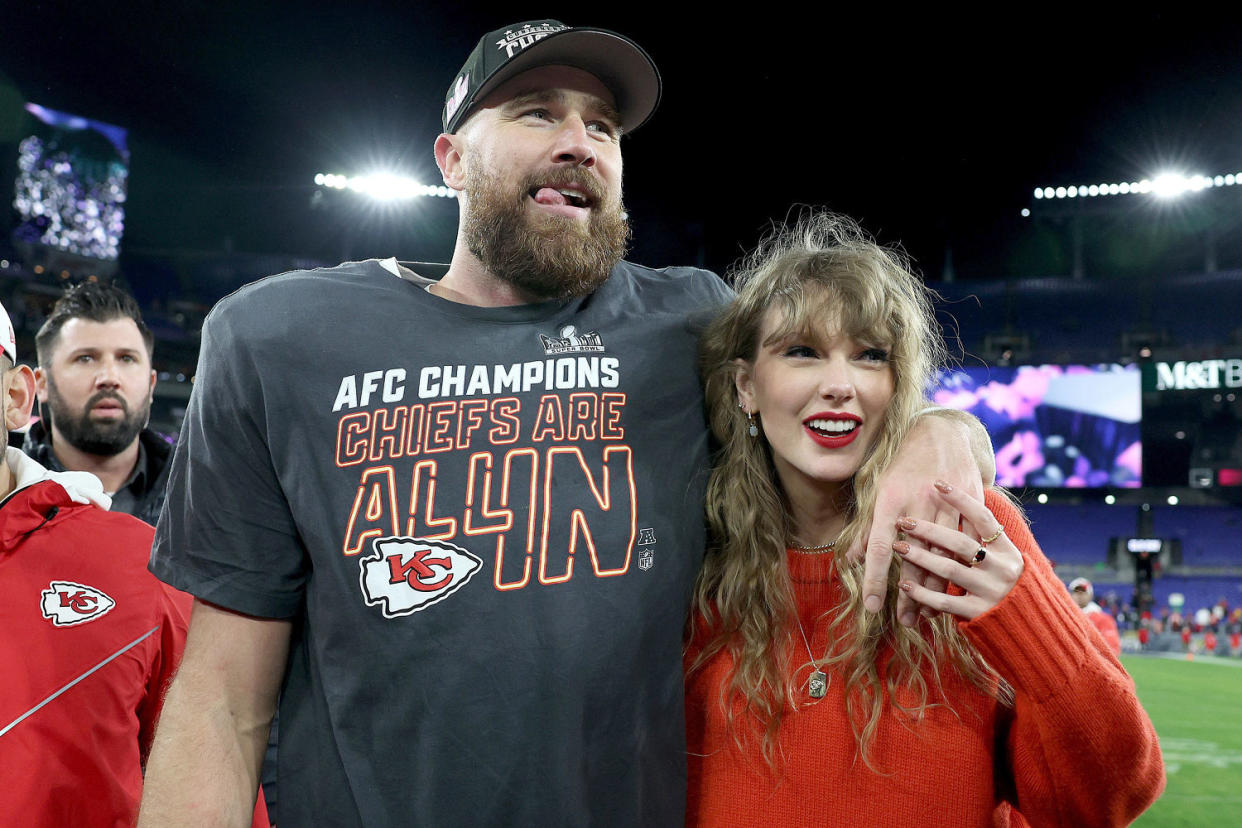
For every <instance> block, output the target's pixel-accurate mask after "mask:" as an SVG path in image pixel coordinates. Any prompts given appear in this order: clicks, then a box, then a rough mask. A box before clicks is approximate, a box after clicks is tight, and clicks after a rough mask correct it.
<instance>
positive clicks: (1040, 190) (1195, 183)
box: [1034, 172, 1242, 200]
mask: <svg viewBox="0 0 1242 828" xmlns="http://www.w3.org/2000/svg"><path fill="white" fill-rule="evenodd" d="M1235 185H1242V173H1228V174H1226V175H1182V174H1181V173H1174V172H1166V173H1161V174H1160V175H1158V176H1156V177H1155V178H1153V179H1147V178H1144V179H1142V180H1140V181H1122V182H1120V183H1116V184H1069V185H1066V186H1063V187H1036V188H1035V190H1034V195H1035V198H1036V199H1039V200H1049V199H1054V198H1097V197H1099V196H1115V195H1128V194H1130V193H1151V194H1153V195H1155V196H1156V197H1157V198H1161V199H1172V198H1177V197H1178V196H1181V195H1184V194H1185V193H1192V192H1199V191H1200V190H1210V189H1212V188H1215V187H1233V186H1235Z"/></svg>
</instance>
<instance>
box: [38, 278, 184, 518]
mask: <svg viewBox="0 0 1242 828" xmlns="http://www.w3.org/2000/svg"><path fill="white" fill-rule="evenodd" d="M154 344H155V340H154V337H153V336H152V334H151V331H150V330H149V329H148V328H147V326H146V325H145V324H144V323H143V321H142V312H141V311H140V310H139V309H138V303H137V302H135V301H134V299H133V297H132V296H130V295H129V294H127V293H125V291H123V290H121V289H120V288H118V287H116V286H113V285H102V284H99V283H96V282H83V283H81V284H79V285H77V286H76V287H73V288H71V289H70V290H69V291H68V292H67V293H65V295H64V296H62V297H61V298H60V299H59V300H57V302H56V304H55V305H54V306H53V307H52V313H51V315H50V316H48V318H47V321H46V322H44V323H43V327H42V328H40V329H39V333H38V334H37V335H36V337H35V347H36V350H37V351H38V355H39V367H38V369H37V370H36V371H35V380H36V382H37V385H38V395H39V403H40V405H41V406H43V410H44V411H45V412H46V415H47V416H46V418H45V419H44V420H41V421H40V422H37V423H35V424H34V425H33V426H31V428H30V431H29V432H28V433H27V435H26V442H25V444H24V446H23V448H24V450H25V452H26V453H27V454H28V455H30V456H31V457H33V458H34V459H35V460H37V461H38V462H39V463H41V464H43V465H44V466H47V467H48V468H50V469H54V470H56V471H65V470H68V469H72V470H74V471H87V472H90V473H92V474H94V475H95V476H96V477H98V478H99V479H100V480H101V481H102V482H103V485H104V490H105V491H106V492H108V493H109V494H111V495H112V511H114V512H125V513H127V514H131V515H133V516H135V517H137V518H139V519H141V520H144V521H146V522H147V523H150V524H152V525H154V524H155V521H156V520H157V519H158V518H159V514H160V508H161V507H162V506H163V505H164V490H165V487H166V486H167V483H168V465H169V460H170V457H171V454H172V446H171V445H170V444H169V443H168V441H167V440H165V439H164V437H163V436H162V435H160V434H158V433H157V432H154V431H152V430H151V429H149V428H147V427H146V426H147V422H148V420H150V418H151V398H152V395H153V394H154V393H155V371H154V370H153V369H152V368H151V359H152V354H153V352H154Z"/></svg>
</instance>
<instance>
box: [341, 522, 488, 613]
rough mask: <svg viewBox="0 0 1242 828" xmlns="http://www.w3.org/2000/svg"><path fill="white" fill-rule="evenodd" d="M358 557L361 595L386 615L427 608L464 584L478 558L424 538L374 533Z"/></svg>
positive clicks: (472, 573)
mask: <svg viewBox="0 0 1242 828" xmlns="http://www.w3.org/2000/svg"><path fill="white" fill-rule="evenodd" d="M371 548H372V549H373V550H374V554H372V555H368V556H367V557H365V558H363V559H361V561H360V563H361V565H362V576H361V580H362V595H363V598H365V600H366V602H367V605H368V606H372V605H375V604H379V605H380V606H381V608H382V609H383V612H384V616H385V617H386V618H396V617H398V616H401V615H409V614H410V613H414V612H418V611H419V610H422V609H426V608H427V607H429V606H431V605H432V604H434V603H436V602H437V601H441V600H443V599H445V598H447V597H448V596H449V595H452V594H453V593H454V592H456V591H457V590H459V589H461V588H462V587H463V586H465V585H466V582H467V581H469V580H470V579H471V578H472V577H473V576H474V573H475V572H478V571H479V569H480V567H482V566H483V561H482V559H480V558H478V557H477V556H475V555H472V554H471V553H469V552H467V551H466V550H465V549H462V548H461V547H459V546H454V545H453V544H451V543H445V542H444V541H431V540H423V539H422V538H407V537H395V538H376V539H375V540H374V541H372V543H371Z"/></svg>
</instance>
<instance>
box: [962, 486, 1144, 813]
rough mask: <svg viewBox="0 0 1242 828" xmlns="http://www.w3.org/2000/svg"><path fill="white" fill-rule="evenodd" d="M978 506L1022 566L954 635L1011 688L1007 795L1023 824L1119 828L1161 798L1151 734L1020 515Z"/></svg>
mask: <svg viewBox="0 0 1242 828" xmlns="http://www.w3.org/2000/svg"><path fill="white" fill-rule="evenodd" d="M987 505H988V508H989V509H991V510H992V512H993V514H994V515H995V516H996V518H997V519H998V520H999V521H1000V522H1001V524H1002V525H1003V526H1004V527H1005V534H1006V536H1007V537H1008V538H1009V540H1010V541H1011V542H1013V543H1014V545H1015V546H1017V547H1018V549H1019V550H1020V551H1021V552H1022V557H1023V560H1024V562H1025V568H1024V570H1023V573H1022V575H1021V577H1020V578H1019V579H1018V583H1017V584H1016V585H1015V586H1014V588H1013V590H1012V591H1011V592H1010V593H1009V595H1007V596H1006V597H1005V598H1004V599H1003V600H1002V601H1001V602H1000V603H999V604H997V605H996V606H995V607H993V608H992V609H991V610H989V611H987V612H985V613H984V614H982V615H980V616H979V617H977V618H975V619H973V620H971V621H969V622H965V623H963V624H962V625H961V629H962V631H963V633H964V634H965V635H966V637H967V638H968V639H969V640H970V641H971V642H972V643H973V644H974V645H975V647H976V648H977V649H978V650H979V653H980V654H981V655H982V656H983V658H984V659H985V660H986V661H987V662H988V663H989V664H991V665H992V667H994V668H995V669H996V671H997V672H998V673H999V674H1000V675H1001V676H1002V677H1003V678H1004V679H1005V680H1006V681H1007V682H1009V684H1010V685H1011V686H1012V687H1013V690H1014V698H1015V702H1014V708H1013V710H1012V712H1011V721H1010V723H1009V730H1008V733H1007V734H1006V737H1005V750H1006V752H1007V759H1008V767H1007V768H1004V769H1002V773H1003V772H1004V771H1006V770H1007V771H1008V773H1009V776H1010V778H1009V780H1008V783H1009V787H1010V789H1011V790H1010V791H1009V793H1008V795H1009V796H1012V797H1013V799H1014V801H1013V806H1014V809H1015V810H1016V811H1018V812H1019V813H1020V814H1021V815H1022V817H1023V818H1025V819H1026V820H1027V821H1028V822H1029V823H1030V824H1031V825H1036V826H1038V825H1125V824H1128V823H1130V822H1131V821H1133V820H1134V819H1135V818H1136V817H1138V815H1139V814H1140V813H1142V812H1143V811H1144V810H1145V809H1146V808H1148V807H1149V806H1150V805H1151V803H1152V802H1154V801H1155V799H1156V797H1158V796H1159V795H1160V793H1161V792H1162V791H1163V790H1164V783H1165V778H1164V762H1163V760H1162V759H1161V756H1160V746H1159V744H1158V742H1157V739H1156V731H1155V728H1154V727H1153V726H1152V723H1151V720H1150V719H1149V718H1148V716H1147V713H1146V711H1144V710H1143V708H1142V705H1141V704H1140V703H1139V700H1138V696H1137V695H1136V694H1135V689H1134V682H1133V680H1132V679H1131V678H1130V676H1129V674H1128V673H1126V671H1125V668H1124V667H1122V666H1121V662H1119V661H1118V660H1117V658H1116V656H1115V655H1114V654H1113V653H1112V652H1111V651H1110V649H1109V647H1108V646H1107V644H1105V642H1104V640H1103V638H1101V637H1100V634H1099V632H1098V631H1096V630H1095V629H1094V628H1093V627H1092V626H1091V625H1090V624H1089V623H1088V622H1087V620H1086V618H1084V616H1083V613H1082V611H1081V610H1079V608H1078V607H1077V606H1076V605H1075V604H1074V602H1073V600H1072V599H1071V598H1070V596H1069V593H1068V592H1067V591H1066V589H1065V587H1064V585H1063V584H1062V583H1061V581H1060V580H1059V579H1058V578H1057V577H1056V575H1055V574H1054V573H1053V571H1052V566H1051V564H1050V563H1049V562H1048V559H1047V558H1046V557H1045V556H1044V554H1043V552H1041V551H1040V549H1039V546H1038V545H1037V544H1036V543H1035V538H1034V537H1033V536H1032V534H1031V531H1030V528H1029V527H1028V526H1027V524H1026V521H1025V520H1024V519H1023V516H1022V515H1021V513H1020V512H1019V511H1018V510H1017V509H1016V508H1015V507H1014V506H1013V504H1011V503H1009V502H1008V501H1007V500H1006V499H1005V497H1004V496H1003V495H1001V494H999V493H996V492H988V494H987Z"/></svg>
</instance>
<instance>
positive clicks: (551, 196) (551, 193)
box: [535, 187, 569, 205]
mask: <svg viewBox="0 0 1242 828" xmlns="http://www.w3.org/2000/svg"><path fill="white" fill-rule="evenodd" d="M535 201H537V202H539V203H540V204H557V205H560V204H568V203H569V199H567V198H565V196H563V195H561V194H560V193H559V192H557V191H556V190H554V189H552V188H551V187H543V188H541V189H540V190H539V192H537V193H535Z"/></svg>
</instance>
